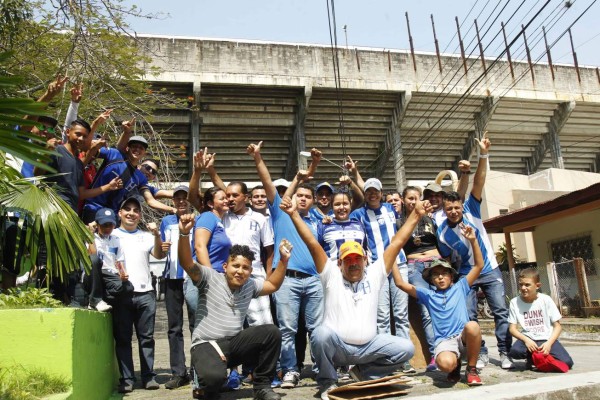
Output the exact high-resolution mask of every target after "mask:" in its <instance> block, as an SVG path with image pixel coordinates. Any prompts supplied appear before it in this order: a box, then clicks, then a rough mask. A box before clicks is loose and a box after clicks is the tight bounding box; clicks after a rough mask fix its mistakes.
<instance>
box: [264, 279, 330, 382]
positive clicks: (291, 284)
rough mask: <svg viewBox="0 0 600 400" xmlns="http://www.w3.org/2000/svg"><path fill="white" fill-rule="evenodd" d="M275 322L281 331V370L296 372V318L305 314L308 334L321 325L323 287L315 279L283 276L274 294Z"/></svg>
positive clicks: (319, 281) (318, 280)
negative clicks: (275, 306) (302, 313)
mask: <svg viewBox="0 0 600 400" xmlns="http://www.w3.org/2000/svg"><path fill="white" fill-rule="evenodd" d="M274 297H275V303H276V305H277V321H278V323H279V329H280V330H281V358H280V363H281V369H282V370H283V373H284V374H285V373H286V372H288V371H298V367H297V362H296V348H295V347H296V346H295V336H296V332H297V330H298V316H299V315H300V313H301V311H302V312H304V316H305V322H306V330H307V332H308V334H309V335H311V333H312V331H313V330H314V329H315V328H316V327H317V326H319V325H321V324H322V322H323V287H322V285H321V280H320V279H319V277H318V276H308V277H305V278H293V277H289V276H286V277H285V279H284V280H283V284H282V285H281V287H280V288H279V290H278V291H276V292H275V296H274Z"/></svg>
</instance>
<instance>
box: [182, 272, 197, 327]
mask: <svg viewBox="0 0 600 400" xmlns="http://www.w3.org/2000/svg"><path fill="white" fill-rule="evenodd" d="M183 295H184V296H185V305H186V307H187V313H188V322H189V324H190V335H191V334H192V333H194V328H195V327H196V309H197V308H198V287H197V286H196V285H194V281H192V279H191V278H188V279H186V280H184V281H183Z"/></svg>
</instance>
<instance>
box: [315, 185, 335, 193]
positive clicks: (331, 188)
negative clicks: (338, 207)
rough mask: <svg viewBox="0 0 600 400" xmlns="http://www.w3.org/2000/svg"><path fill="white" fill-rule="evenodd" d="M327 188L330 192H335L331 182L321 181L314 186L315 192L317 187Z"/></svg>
mask: <svg viewBox="0 0 600 400" xmlns="http://www.w3.org/2000/svg"><path fill="white" fill-rule="evenodd" d="M324 187H326V188H329V190H331V193H333V192H335V189H334V188H333V186H332V185H331V183H329V182H321V183H319V184H318V185H317V187H316V188H315V192H318V191H319V189H321V188H324Z"/></svg>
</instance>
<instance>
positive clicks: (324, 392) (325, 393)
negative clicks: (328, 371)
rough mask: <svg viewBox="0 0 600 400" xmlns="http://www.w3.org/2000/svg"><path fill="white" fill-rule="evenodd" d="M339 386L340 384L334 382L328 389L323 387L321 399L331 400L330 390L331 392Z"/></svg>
mask: <svg viewBox="0 0 600 400" xmlns="http://www.w3.org/2000/svg"><path fill="white" fill-rule="evenodd" d="M337 387H338V385H336V384H335V383H334V384H333V385H331V386H329V387H328V388H326V389H321V400H329V392H331V391H332V390H333V389H337Z"/></svg>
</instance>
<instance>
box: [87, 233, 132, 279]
mask: <svg viewBox="0 0 600 400" xmlns="http://www.w3.org/2000/svg"><path fill="white" fill-rule="evenodd" d="M94 244H95V245H96V255H97V256H98V258H100V259H101V260H102V269H103V270H105V271H109V272H112V273H114V274H117V273H119V270H118V269H117V266H116V262H117V261H121V262H123V261H125V256H124V255H123V250H122V248H121V240H120V239H119V238H118V237H117V236H115V235H113V234H111V235H108V236H104V237H103V236H100V235H99V234H98V233H95V234H94Z"/></svg>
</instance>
